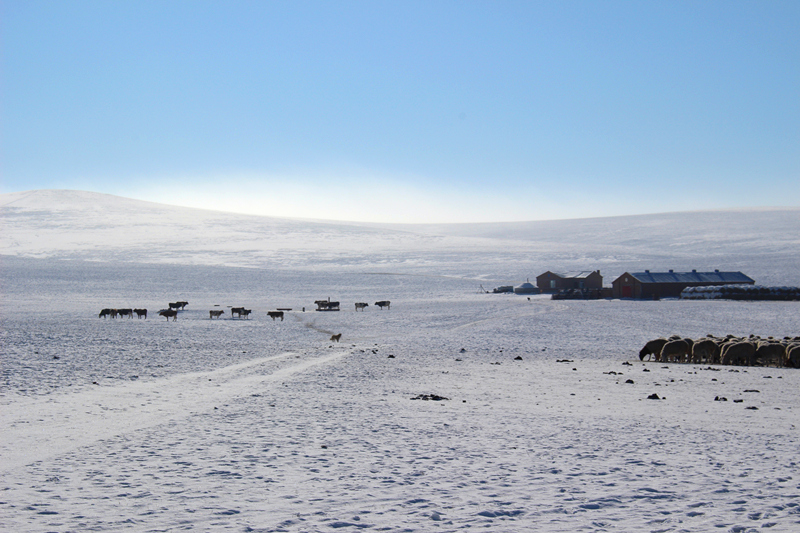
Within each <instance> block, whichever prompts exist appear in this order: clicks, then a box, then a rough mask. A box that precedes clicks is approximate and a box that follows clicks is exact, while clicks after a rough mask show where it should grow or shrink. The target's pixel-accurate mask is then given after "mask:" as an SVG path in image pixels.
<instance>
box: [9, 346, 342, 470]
mask: <svg viewBox="0 0 800 533" xmlns="http://www.w3.org/2000/svg"><path fill="white" fill-rule="evenodd" d="M347 354H348V352H346V351H336V352H334V353H326V354H325V355H318V354H316V355H313V356H311V357H308V356H305V357H301V356H299V355H297V354H296V353H293V352H287V353H283V354H280V355H276V356H270V357H264V358H261V359H255V360H252V361H248V362H246V363H241V364H236V365H231V366H228V367H225V368H221V369H219V370H215V371H210V372H196V373H191V374H181V375H177V376H172V377H168V378H163V379H158V380H154V381H147V382H139V381H136V382H130V383H121V384H115V385H114V386H111V387H100V389H99V390H98V389H92V390H82V391H77V392H69V393H55V394H53V395H50V396H47V397H31V398H27V397H26V398H18V399H14V400H13V406H14V408H13V409H7V408H4V409H3V410H2V414H0V434H2V439H0V456H2V458H3V460H2V469H3V470H8V469H11V468H15V467H18V466H22V465H25V464H29V463H32V462H35V461H40V460H42V459H44V458H46V457H49V456H51V455H55V454H60V453H64V452H66V451H69V450H70V449H74V448H77V447H80V446H85V445H88V444H91V443H93V442H96V441H99V440H102V439H107V438H111V437H116V436H119V435H122V434H125V433H129V432H132V431H136V430H140V429H144V428H147V427H151V426H154V425H159V424H164V423H166V422H169V421H171V420H175V419H179V418H184V417H187V416H190V415H194V414H198V413H203V412H208V411H210V410H213V409H214V408H215V407H217V406H219V405H220V404H222V403H224V402H227V401H230V400H231V399H232V398H235V397H237V396H241V395H246V394H249V393H251V392H252V391H255V390H258V391H261V390H262V387H261V386H262V385H263V384H265V383H274V382H278V381H281V380H287V379H290V378H292V376H293V375H294V374H297V373H300V372H303V371H305V370H308V369H309V368H311V367H314V366H317V365H321V364H326V363H328V362H330V361H333V360H335V359H338V358H340V357H343V356H345V355H347ZM298 358H299V360H298ZM6 400H7V399H6ZM4 403H6V402H4Z"/></svg>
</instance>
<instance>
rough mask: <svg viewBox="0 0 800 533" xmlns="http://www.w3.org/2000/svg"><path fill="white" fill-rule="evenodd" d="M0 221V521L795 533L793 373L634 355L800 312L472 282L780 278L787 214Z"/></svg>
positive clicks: (777, 281) (791, 318)
mask: <svg viewBox="0 0 800 533" xmlns="http://www.w3.org/2000/svg"><path fill="white" fill-rule="evenodd" d="M0 220H1V221H2V226H1V227H0V291H2V292H1V294H2V301H1V303H0V326H1V328H0V339H1V343H0V349H1V350H2V366H1V367H0V372H1V373H2V389H0V402H1V405H2V407H1V408H0V409H1V410H0V530H3V531H22V532H26V531H30V532H45V531H57V532H83V531H142V532H145V531H146V532H150V531H153V532H156V531H184V530H199V531H236V532H246V531H264V532H266V531H276V532H277V531H288V532H316V531H323V532H328V531H390V532H400V531H403V532H412V531H416V532H428V531H441V532H448V531H462V530H481V531H512V532H514V531H525V532H527V531H625V532H629V531H651V532H660V531H663V532H667V531H670V532H671V531H675V532H707V531H721V532H729V531H730V532H746V531H747V532H749V531H792V532H794V531H800V454H799V452H800V436H799V435H798V431H800V430H799V429H798V428H800V370H797V369H791V368H774V367H726V366H709V365H692V364H682V365H681V364H669V365H666V364H661V363H655V362H642V361H640V360H639V358H638V351H639V349H640V348H641V347H642V346H643V345H644V343H645V342H646V341H647V340H649V339H651V338H655V337H660V336H665V335H670V334H680V335H685V336H692V337H699V336H703V335H706V334H715V335H725V334H729V333H730V334H734V335H749V334H756V335H762V336H775V337H784V336H797V335H800V302H733V301H725V300H694V301H682V300H675V299H664V300H661V301H633V300H595V301H570V300H557V301H554V300H550V299H549V298H548V297H547V296H538V295H537V296H533V297H530V299H528V297H526V296H519V295H513V294H485V293H481V292H479V288H480V287H481V286H483V287H484V288H485V289H491V288H492V287H494V286H497V285H505V284H518V283H521V282H523V281H525V279H527V278H530V279H531V280H532V281H533V278H535V277H536V276H537V275H538V274H541V273H542V272H544V271H546V270H553V271H566V270H595V269H601V272H602V274H603V275H604V277H605V282H606V283H609V284H610V282H611V281H612V280H613V279H614V278H616V277H617V276H618V275H619V274H622V273H623V272H625V271H633V270H644V269H651V270H654V271H656V270H666V269H669V268H672V269H675V270H689V269H692V268H696V269H698V270H713V269H715V268H719V269H720V270H741V271H742V272H744V273H745V274H748V275H749V276H751V277H753V278H754V279H755V280H756V283H758V284H760V285H769V286H780V285H800V209H797V208H781V209H777V208H776V209H765V210H740V211H714V212H695V213H674V214H664V215H651V216H636V217H618V218H608V219H594V220H588V219H587V220H565V221H554V222H531V223H524V224H521V223H517V224H477V225H454V226H430V225H429V226H423V225H421V226H397V225H394V226H387V225H376V224H356V223H352V224H345V223H331V222H324V221H306V220H286V219H271V218H265V217H254V216H242V215H235V214H229V213H220V212H207V211H199V210H192V209H184V208H176V207H170V206H163V205H157V204H150V203H146V202H139V201H134V200H128V199H123V198H117V197H112V196H107V195H100V194H95V193H86V192H75V191H30V192H26V193H13V194H4V195H0ZM327 298H331V300H335V301H340V302H341V311H338V312H336V311H332V312H316V311H314V309H315V306H314V301H315V300H319V299H327ZM178 300H185V301H188V302H189V305H188V306H187V307H186V309H185V310H184V311H181V312H180V313H179V314H178V317H177V320H176V321H172V320H169V321H167V320H166V319H164V318H163V317H159V316H157V314H156V313H157V311H158V310H159V309H162V308H165V307H167V304H168V303H169V302H175V301H178ZM378 300H390V301H391V308H389V309H379V308H378V307H376V306H375V305H374V302H376V301H378ZM356 302H367V303H369V304H370V305H369V307H367V308H366V309H365V310H364V311H363V312H362V311H356V310H355V306H354V304H355V303H356ZM231 306H233V307H237V306H244V307H247V308H249V309H252V310H253V312H252V314H251V315H250V318H249V319H247V320H245V319H232V318H231V315H230V307H231ZM106 307H109V308H127V307H130V308H147V309H148V310H149V313H148V317H147V319H146V320H145V319H137V318H132V319H128V318H117V319H103V318H99V317H98V313H99V312H100V310H101V309H102V308H106ZM304 307H305V311H303V308H304ZM277 308H291V309H292V310H291V311H288V312H286V313H285V317H284V320H283V321H281V320H275V321H273V320H272V319H271V318H270V317H269V316H268V315H267V312H268V311H271V310H275V309H277ZM210 310H224V311H225V314H224V315H223V316H222V317H221V318H220V319H213V320H212V319H210V318H209V313H208V312H209V311H210ZM336 333H341V334H342V337H341V342H334V341H331V340H330V337H331V335H333V334H336ZM629 380H630V381H632V383H628V381H629ZM651 394H658V396H659V397H660V398H662V399H660V400H650V399H648V396H650V395H651ZM715 398H726V401H715Z"/></svg>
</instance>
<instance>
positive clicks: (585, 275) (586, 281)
mask: <svg viewBox="0 0 800 533" xmlns="http://www.w3.org/2000/svg"><path fill="white" fill-rule="evenodd" d="M536 286H537V287H539V290H541V291H542V292H558V291H562V290H565V289H602V288H603V276H601V275H600V271H599V270H594V271H586V270H585V271H582V272H567V273H564V274H557V273H555V272H551V271H549V270H548V271H547V272H545V273H544V274H542V275H540V276H536Z"/></svg>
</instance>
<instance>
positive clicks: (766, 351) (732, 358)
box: [639, 335, 800, 368]
mask: <svg viewBox="0 0 800 533" xmlns="http://www.w3.org/2000/svg"><path fill="white" fill-rule="evenodd" d="M639 359H641V360H642V361H649V360H651V359H652V360H654V361H660V362H662V363H697V364H703V363H707V364H714V365H716V364H722V365H745V366H777V367H790V368H800V337H784V338H783V339H774V338H772V337H768V338H766V339H763V338H761V337H758V336H756V335H750V336H749V337H735V336H733V335H728V336H726V337H715V336H713V335H707V336H706V337H703V338H701V339H697V340H693V339H689V338H685V337H680V336H678V335H673V336H672V337H669V338H666V339H665V338H660V339H654V340H651V341H650V342H648V343H647V344H645V345H644V348H642V349H641V350H640V351H639Z"/></svg>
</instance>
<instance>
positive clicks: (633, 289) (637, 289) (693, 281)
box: [611, 270, 755, 300]
mask: <svg viewBox="0 0 800 533" xmlns="http://www.w3.org/2000/svg"><path fill="white" fill-rule="evenodd" d="M754 284H755V280H753V278H751V277H749V276H747V275H745V274H742V273H741V272H720V271H719V270H715V271H713V272H698V271H697V270H692V271H691V272H674V271H672V270H669V271H667V272H650V271H649V270H645V271H644V272H625V273H624V274H622V275H621V276H620V277H618V278H617V279H615V280H614V281H613V282H612V283H611V287H612V289H611V294H612V295H613V297H614V298H641V299H647V300H653V299H659V298H677V297H679V296H680V294H681V291H682V290H683V289H685V288H686V287H707V286H718V285H754Z"/></svg>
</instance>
